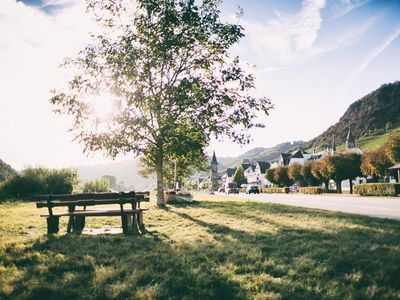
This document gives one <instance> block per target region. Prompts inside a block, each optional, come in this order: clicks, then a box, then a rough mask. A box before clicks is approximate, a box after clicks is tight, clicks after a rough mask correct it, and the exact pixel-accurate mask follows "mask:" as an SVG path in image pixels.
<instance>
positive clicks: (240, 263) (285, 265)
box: [0, 195, 400, 299]
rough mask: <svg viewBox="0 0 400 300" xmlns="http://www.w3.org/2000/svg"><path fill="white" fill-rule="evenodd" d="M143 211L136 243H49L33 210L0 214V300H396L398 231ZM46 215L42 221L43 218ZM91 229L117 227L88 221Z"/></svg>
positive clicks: (316, 217) (336, 219) (328, 216)
mask: <svg viewBox="0 0 400 300" xmlns="http://www.w3.org/2000/svg"><path fill="white" fill-rule="evenodd" d="M195 199H196V200H198V201H196V202H195V203H193V204H191V205H182V204H181V205H178V204H177V205H168V206H167V208H166V209H158V208H156V207H154V206H152V205H151V207H150V210H149V211H148V212H146V213H145V223H146V225H148V226H149V227H151V228H152V229H154V230H155V232H154V233H152V234H146V235H141V236H135V237H125V236H123V235H119V234H114V235H94V236H92V235H82V236H75V235H67V234H65V228H66V223H65V222H66V219H64V220H63V222H62V224H61V228H62V232H61V233H60V234H58V235H56V236H54V237H46V236H45V235H44V234H45V232H46V226H45V220H44V219H43V218H40V217H39V214H40V212H41V211H40V210H38V209H36V208H35V206H34V204H32V203H5V204H2V205H0V298H9V299H321V298H326V299H398V298H399V297H400V280H399V278H400V222H396V221H390V220H381V219H376V218H369V217H362V216H355V215H349V214H343V213H334V212H326V211H321V210H313V209H302V208H296V207H289V206H283V205H275V204H264V203H258V202H252V201H247V200H236V199H235V200H229V199H227V198H226V197H218V196H209V195H196V197H195ZM44 211H45V210H43V211H42V212H44ZM87 226H88V227H92V228H101V227H104V226H111V227H113V226H114V227H119V226H120V221H119V219H118V218H92V219H89V222H88V225H87Z"/></svg>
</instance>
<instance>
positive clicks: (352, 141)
mask: <svg viewBox="0 0 400 300" xmlns="http://www.w3.org/2000/svg"><path fill="white" fill-rule="evenodd" d="M355 147H356V141H355V139H354V136H353V132H352V131H351V126H349V132H348V133H347V138H346V149H353V148H355Z"/></svg>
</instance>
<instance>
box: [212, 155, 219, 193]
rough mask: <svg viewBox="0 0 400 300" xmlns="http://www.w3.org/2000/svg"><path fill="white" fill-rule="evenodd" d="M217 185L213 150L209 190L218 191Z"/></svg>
mask: <svg viewBox="0 0 400 300" xmlns="http://www.w3.org/2000/svg"><path fill="white" fill-rule="evenodd" d="M218 187H219V186H218V162H217V157H216V156H215V151H214V152H213V156H212V159H211V174H210V190H211V191H212V192H214V191H218Z"/></svg>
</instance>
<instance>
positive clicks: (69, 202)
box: [36, 198, 150, 208]
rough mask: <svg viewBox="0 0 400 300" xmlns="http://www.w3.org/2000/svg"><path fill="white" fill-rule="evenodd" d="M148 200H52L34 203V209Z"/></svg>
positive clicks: (143, 200)
mask: <svg viewBox="0 0 400 300" xmlns="http://www.w3.org/2000/svg"><path fill="white" fill-rule="evenodd" d="M149 201H150V199H149V198H144V199H142V200H141V201H138V200H137V199H136V200H135V199H121V200H120V199H103V200H64V201H60V200H53V201H51V203H50V204H49V203H48V202H45V201H43V202H36V208H43V207H48V206H51V207H61V206H68V205H76V206H95V205H106V204H129V203H135V202H149Z"/></svg>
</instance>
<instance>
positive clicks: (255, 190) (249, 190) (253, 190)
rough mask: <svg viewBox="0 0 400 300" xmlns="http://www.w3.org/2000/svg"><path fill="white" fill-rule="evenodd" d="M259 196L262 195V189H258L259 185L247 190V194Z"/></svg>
mask: <svg viewBox="0 0 400 300" xmlns="http://www.w3.org/2000/svg"><path fill="white" fill-rule="evenodd" d="M252 193H254V194H259V193H260V189H259V188H258V186H257V185H249V186H247V188H246V194H252Z"/></svg>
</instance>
